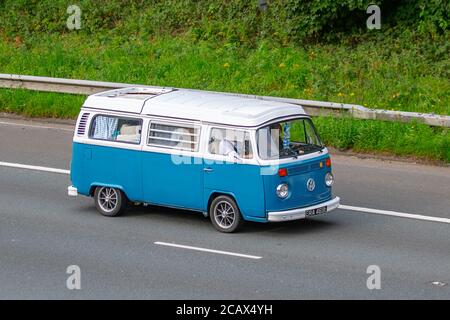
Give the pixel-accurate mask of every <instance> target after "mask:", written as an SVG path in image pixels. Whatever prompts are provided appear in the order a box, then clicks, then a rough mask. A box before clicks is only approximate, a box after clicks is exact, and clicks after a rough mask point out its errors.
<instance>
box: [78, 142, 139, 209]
mask: <svg viewBox="0 0 450 320" xmlns="http://www.w3.org/2000/svg"><path fill="white" fill-rule="evenodd" d="M72 154H73V155H72V164H71V170H70V174H71V179H72V183H73V185H74V186H75V187H76V188H77V189H78V193H80V194H83V195H89V193H90V191H91V190H92V187H94V186H112V187H117V188H119V189H121V190H123V191H124V192H125V194H126V195H127V197H128V199H130V200H132V201H138V200H140V199H142V197H143V194H142V182H141V180H142V179H141V177H142V171H141V170H142V164H141V151H137V150H129V149H122V148H112V147H103V146H96V145H89V144H82V143H73V152H72Z"/></svg>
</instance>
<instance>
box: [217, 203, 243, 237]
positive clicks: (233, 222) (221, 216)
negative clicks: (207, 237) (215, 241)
mask: <svg viewBox="0 0 450 320" xmlns="http://www.w3.org/2000/svg"><path fill="white" fill-rule="evenodd" d="M209 217H210V219H211V222H212V224H213V226H214V228H216V229H217V230H218V231H220V232H226V233H231V232H235V231H237V230H238V229H239V228H241V227H242V225H243V224H244V219H243V218H242V216H241V213H240V211H239V208H238V206H237V204H236V202H235V201H234V200H233V199H232V198H231V197H229V196H218V197H217V198H215V199H214V200H213V201H212V203H211V206H210V207H209Z"/></svg>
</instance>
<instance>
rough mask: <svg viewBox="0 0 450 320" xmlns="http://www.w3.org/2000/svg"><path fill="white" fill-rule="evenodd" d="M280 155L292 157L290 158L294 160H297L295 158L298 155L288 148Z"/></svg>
mask: <svg viewBox="0 0 450 320" xmlns="http://www.w3.org/2000/svg"><path fill="white" fill-rule="evenodd" d="M282 153H283V154H284V155H286V156H292V157H294V159H297V157H298V153H297V152H295V151H294V150H292V149H291V148H290V147H289V148H286V149H283V150H282Z"/></svg>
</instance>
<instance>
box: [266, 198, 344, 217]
mask: <svg viewBox="0 0 450 320" xmlns="http://www.w3.org/2000/svg"><path fill="white" fill-rule="evenodd" d="M340 200H341V199H340V198H339V197H335V198H334V199H331V200H329V201H327V202H322V203H319V204H316V205H314V206H310V207H306V208H299V209H292V210H285V211H272V212H269V213H268V214H267V215H268V218H267V220H268V221H269V222H281V221H290V220H298V219H305V218H306V211H307V210H312V209H317V208H320V207H325V206H327V212H330V211H331V210H334V209H336V208H337V207H339V201H340Z"/></svg>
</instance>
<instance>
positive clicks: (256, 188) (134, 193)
mask: <svg viewBox="0 0 450 320" xmlns="http://www.w3.org/2000/svg"><path fill="white" fill-rule="evenodd" d="M171 157H172V155H170V154H166V153H158V152H149V151H140V150H129V149H124V148H120V146H118V147H117V148H116V147H106V146H98V145H90V144H82V143H73V156H72V163H71V180H72V183H73V185H74V187H76V188H77V189H78V193H79V194H83V195H86V196H89V195H91V192H92V190H93V187H95V186H111V187H116V188H119V189H121V190H123V191H124V193H125V194H126V195H127V197H128V198H129V200H131V201H136V202H148V203H152V204H157V205H164V206H170V207H179V208H184V209H190V210H198V211H203V212H206V211H208V202H209V200H210V197H211V196H212V195H213V194H216V193H221V194H228V195H230V196H232V197H234V199H235V200H236V202H237V204H238V206H239V209H240V211H241V213H242V215H243V217H244V219H245V220H251V221H259V222H265V221H267V212H271V211H282V210H290V209H294V208H300V207H306V206H310V205H314V204H317V203H320V202H324V201H327V200H330V199H331V196H332V194H331V188H328V187H326V186H325V181H324V179H325V174H326V173H327V172H329V171H331V168H327V167H326V166H325V159H326V158H327V157H328V155H323V156H320V157H317V158H314V159H310V160H306V161H305V160H303V161H302V160H298V161H293V162H292V163H289V164H288V165H283V166H282V167H284V168H287V169H288V176H287V177H279V176H278V172H277V171H275V172H274V173H273V174H270V175H267V174H263V175H262V174H261V169H262V167H260V166H257V165H250V164H240V163H227V164H220V163H213V164H210V162H208V161H205V160H204V159H202V158H185V159H184V161H187V163H186V162H185V163H181V164H180V163H178V164H177V163H176V161H175V162H174V161H173V159H171ZM205 162H206V163H205ZM319 163H322V167H320V166H319ZM205 168H208V169H212V171H210V172H205V171H204V169H205ZM309 178H313V179H314V180H315V182H316V187H315V190H314V191H312V192H310V191H308V190H307V188H306V182H307V180H308V179H309ZM283 182H285V183H287V184H288V185H289V190H290V194H289V196H288V198H287V199H280V198H278V197H277V195H276V192H275V190H276V187H277V186H278V185H279V184H280V183H283Z"/></svg>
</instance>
